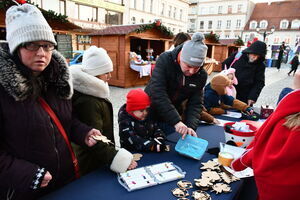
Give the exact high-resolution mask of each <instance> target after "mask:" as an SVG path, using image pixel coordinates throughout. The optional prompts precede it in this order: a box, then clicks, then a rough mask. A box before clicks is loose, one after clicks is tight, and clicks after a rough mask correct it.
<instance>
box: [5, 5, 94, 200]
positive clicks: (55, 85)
mask: <svg viewBox="0 0 300 200" xmlns="http://www.w3.org/2000/svg"><path fill="white" fill-rule="evenodd" d="M6 30H7V41H8V45H7V44H6V43H2V44H1V46H0V74H1V76H0V149H1V150H0V199H22V200H23V199H26V200H30V199H36V198H39V197H40V196H42V195H43V194H46V193H48V192H50V191H53V190H55V189H57V188H59V187H61V186H63V185H65V184H67V183H69V182H71V181H72V180H74V179H75V170H74V169H75V167H76V166H75V165H74V164H73V160H74V159H72V157H71V152H72V150H71V149H69V148H68V146H67V143H66V141H65V140H64V137H63V136H62V134H61V133H60V131H59V130H58V128H57V126H56V124H55V123H54V122H53V121H52V119H51V118H50V116H49V115H48V113H47V112H46V111H45V110H44V108H43V107H42V106H41V104H40V102H39V101H38V99H40V98H43V99H44V100H45V101H46V102H47V103H48V104H49V106H50V107H51V109H52V110H53V111H54V113H55V114H56V116H57V118H58V119H59V121H60V122H61V124H62V127H63V129H64V130H65V132H66V135H67V136H66V137H67V138H68V139H69V140H71V141H73V142H75V143H77V144H80V145H83V146H93V145H94V144H95V143H96V141H95V140H94V139H92V136H93V135H100V132H99V131H98V130H96V129H91V128H90V127H88V126H86V125H84V124H82V123H80V122H79V121H78V120H76V119H74V118H73V117H72V105H71V101H70V98H71V96H72V93H73V91H72V84H71V80H70V74H69V70H68V67H67V64H66V62H65V59H64V58H63V57H62V56H61V55H60V54H59V53H58V52H57V51H55V50H54V46H55V44H56V41H55V39H54V35H53V33H52V30H51V28H50V26H49V25H48V23H47V22H46V20H45V19H44V17H43V15H42V13H41V12H40V10H39V9H38V8H36V7H35V6H32V5H29V4H24V5H22V6H12V7H11V8H9V9H8V10H7V14H6Z"/></svg>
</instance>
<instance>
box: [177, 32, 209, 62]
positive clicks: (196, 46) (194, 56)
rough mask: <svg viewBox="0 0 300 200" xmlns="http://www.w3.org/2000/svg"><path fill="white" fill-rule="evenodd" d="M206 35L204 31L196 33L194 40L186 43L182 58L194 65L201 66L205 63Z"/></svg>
mask: <svg viewBox="0 0 300 200" xmlns="http://www.w3.org/2000/svg"><path fill="white" fill-rule="evenodd" d="M203 40H204V35H203V34H202V33H199V32H197V33H195V34H194V35H193V37H192V40H189V41H187V42H185V43H184V45H183V47H182V50H181V56H180V60H182V61H183V62H185V63H187V64H188V65H190V66H192V67H201V66H202V65H203V63H204V60H205V57H206V53H207V46H206V45H205V44H204V43H203Z"/></svg>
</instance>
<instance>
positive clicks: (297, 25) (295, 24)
mask: <svg viewBox="0 0 300 200" xmlns="http://www.w3.org/2000/svg"><path fill="white" fill-rule="evenodd" d="M291 28H292V29H299V28H300V20H298V19H295V20H293V21H292V25H291Z"/></svg>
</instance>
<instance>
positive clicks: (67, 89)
mask: <svg viewBox="0 0 300 200" xmlns="http://www.w3.org/2000/svg"><path fill="white" fill-rule="evenodd" d="M52 61H53V62H54V63H56V64H53V65H50V64H49V66H48V67H47V68H49V67H50V68H51V69H50V70H47V71H48V72H49V73H48V74H47V78H46V76H45V77H44V79H43V81H44V82H45V85H51V86H54V88H55V91H56V94H57V95H58V96H59V97H60V98H63V99H70V98H71V97H72V95H73V84H72V81H71V80H72V77H71V74H70V71H69V68H68V65H67V62H66V60H65V58H64V57H63V56H62V55H61V54H60V53H59V52H57V51H56V50H54V51H53V54H52ZM47 68H46V69H47ZM0 74H1V76H0V85H1V86H2V87H3V88H4V90H5V91H6V92H7V93H8V94H9V95H10V96H12V97H13V98H14V99H15V100H16V101H23V100H25V99H27V98H28V97H30V96H31V95H32V93H33V88H34V86H33V82H32V81H31V80H30V79H29V78H27V77H26V76H24V74H22V72H21V71H20V69H19V68H18V67H17V64H16V62H15V61H14V59H13V56H12V55H11V54H10V53H9V48H8V44H7V43H5V42H1V43H0ZM41 76H43V73H42V74H41Z"/></svg>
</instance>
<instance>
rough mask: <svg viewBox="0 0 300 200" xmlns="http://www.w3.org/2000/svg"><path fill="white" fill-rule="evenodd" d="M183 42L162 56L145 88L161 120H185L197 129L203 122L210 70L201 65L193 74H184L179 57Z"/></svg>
mask: <svg viewBox="0 0 300 200" xmlns="http://www.w3.org/2000/svg"><path fill="white" fill-rule="evenodd" d="M182 46H183V45H179V46H177V47H176V48H175V49H174V50H173V51H169V52H164V53H163V54H161V55H160V56H159V58H158V60H157V62H156V66H155V68H154V70H153V74H152V77H151V79H150V81H149V83H148V85H147V86H146V88H145V92H146V93H147V94H148V95H149V96H150V98H151V109H152V110H153V111H154V117H155V118H156V119H157V120H158V121H163V122H166V123H168V124H169V125H171V126H174V125H175V124H177V123H178V122H179V121H182V122H183V123H185V124H186V125H187V126H188V127H190V128H192V129H194V130H195V129H196V128H197V127H198V125H199V123H200V113H201V110H202V105H203V87H204V85H205V83H206V80H207V73H206V71H205V70H204V69H203V68H201V69H200V70H199V71H198V72H197V73H196V74H194V75H192V76H184V74H183V72H182V70H181V68H180V65H179V63H178V61H177V57H178V54H179V53H180V51H181V49H182ZM182 117H183V118H182Z"/></svg>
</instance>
